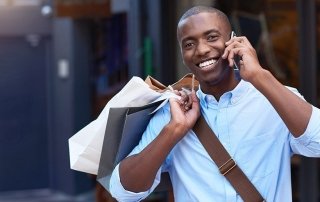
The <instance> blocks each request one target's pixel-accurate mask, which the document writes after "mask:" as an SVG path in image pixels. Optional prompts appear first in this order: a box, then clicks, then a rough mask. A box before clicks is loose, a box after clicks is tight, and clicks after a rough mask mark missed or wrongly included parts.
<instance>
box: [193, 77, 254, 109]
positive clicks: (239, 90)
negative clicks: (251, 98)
mask: <svg viewBox="0 0 320 202" xmlns="http://www.w3.org/2000/svg"><path fill="white" fill-rule="evenodd" d="M249 85H250V84H249V83H248V82H246V81H244V80H242V79H241V80H240V82H239V83H238V85H237V86H236V87H235V88H234V89H233V90H231V91H228V92H225V93H224V94H223V95H222V96H221V98H220V100H221V99H228V100H229V104H230V105H234V104H236V103H237V102H239V101H240V100H241V98H242V97H243V96H244V95H245V94H246V92H247V91H248V89H249ZM197 95H198V97H199V99H200V103H201V105H202V106H205V107H208V105H209V104H214V105H218V104H219V102H220V101H219V102H218V101H217V100H216V99H215V97H214V96H212V95H210V94H205V93H204V92H203V91H202V90H201V86H200V85H199V90H198V91H197Z"/></svg>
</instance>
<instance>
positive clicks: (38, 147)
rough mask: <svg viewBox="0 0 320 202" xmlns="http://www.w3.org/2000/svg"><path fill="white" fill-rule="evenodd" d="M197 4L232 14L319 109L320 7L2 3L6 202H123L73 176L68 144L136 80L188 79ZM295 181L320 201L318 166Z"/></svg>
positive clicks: (121, 0)
mask: <svg viewBox="0 0 320 202" xmlns="http://www.w3.org/2000/svg"><path fill="white" fill-rule="evenodd" d="M193 5H209V6H214V7H217V8H219V9H221V10H222V11H224V12H225V13H226V14H227V15H228V16H229V18H230V21H231V22H232V25H233V28H234V30H235V31H236V33H237V35H245V36H247V37H248V38H249V40H250V41H251V43H252V44H253V46H254V47H255V48H256V50H257V53H258V55H259V58H260V61H261V64H262V66H263V67H265V68H266V69H269V70H270V71H271V72H272V73H273V74H274V75H275V76H276V77H277V78H278V79H279V80H280V81H281V82H282V83H283V84H286V85H290V86H294V87H296V88H298V89H299V90H300V92H301V93H302V94H303V95H304V96H305V99H306V100H308V101H309V102H310V103H312V104H314V105H315V106H318V107H319V104H320V94H319V92H320V81H319V79H317V78H319V72H320V71H319V70H320V69H319V65H320V64H319V58H320V57H319V56H320V55H319V53H320V42H319V41H318V40H317V38H318V37H319V36H320V21H319V19H320V0H255V1H251V0H241V1H240V0H203V1H200V0H0V202H37V201H39V202H40V201H41V202H58V201H59V202H62V201H64V202H73V201H75V202H77V201H86V202H94V201H97V202H102V201H114V200H113V199H112V198H111V197H110V195H109V194H108V192H106V191H105V190H104V189H103V188H101V186H99V185H98V184H97V183H96V180H95V176H92V175H89V174H86V173H81V172H77V171H73V170H71V169H70V166H69V151H68V138H70V137H71V136H72V135H73V134H75V133H76V132H77V131H78V130H80V129H81V128H83V127H84V126H86V125H87V124H88V123H89V122H91V121H92V120H94V119H95V118H96V117H97V116H98V115H99V113H100V112H101V110H102V108H103V107H104V106H105V104H106V103H107V102H108V100H109V99H110V97H112V96H113V95H114V94H115V93H117V92H118V91H119V89H121V88H122V87H123V86H124V84H125V83H126V82H127V81H128V80H129V79H130V78H131V77H132V76H134V75H135V76H140V77H142V78H145V77H146V75H152V76H153V77H154V78H156V79H158V80H160V81H161V82H163V83H164V84H166V85H168V84H171V83H173V82H174V81H176V80H177V79H178V78H180V77H181V76H183V75H184V74H185V73H187V69H186V68H185V67H184V66H183V63H182V61H181V56H180V51H179V47H178V43H177V40H176V24H177V21H178V19H179V17H180V16H181V14H182V13H183V12H184V11H185V10H186V9H188V8H190V7H191V6H193ZM284 99H285V98H284ZM292 181H293V198H294V201H297V202H298V201H301V202H316V201H320V196H319V182H320V176H319V165H318V160H317V159H308V158H303V157H298V156H293V159H292ZM145 201H173V199H172V193H171V192H170V191H169V192H158V193H154V194H152V195H151V196H150V197H149V198H148V199H146V200H145Z"/></svg>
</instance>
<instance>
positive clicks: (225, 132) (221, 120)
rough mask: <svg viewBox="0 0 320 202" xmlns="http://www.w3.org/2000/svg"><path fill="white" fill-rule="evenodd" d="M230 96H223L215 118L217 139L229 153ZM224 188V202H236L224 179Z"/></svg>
mask: <svg viewBox="0 0 320 202" xmlns="http://www.w3.org/2000/svg"><path fill="white" fill-rule="evenodd" d="M230 97H231V95H225V97H221V99H220V102H219V104H218V112H217V118H216V127H217V129H218V130H217V131H218V133H219V134H218V138H219V140H220V141H221V143H222V144H223V146H224V147H225V148H226V150H227V151H228V152H229V153H231V149H232V148H231V147H230V146H231V144H230V135H229V123H228V105H229V102H230ZM224 187H225V192H226V201H228V202H229V201H230V202H234V201H236V200H237V193H236V191H235V190H234V189H233V188H232V186H231V185H230V183H229V182H228V180H227V179H226V178H225V180H224Z"/></svg>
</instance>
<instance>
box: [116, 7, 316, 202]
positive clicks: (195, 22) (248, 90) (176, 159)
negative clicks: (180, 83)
mask: <svg viewBox="0 0 320 202" xmlns="http://www.w3.org/2000/svg"><path fill="white" fill-rule="evenodd" d="M230 35H231V26H230V23H229V21H228V18H227V17H226V15H225V14H224V13H222V12H221V11H219V10H217V9H214V8H210V7H194V8H191V9H190V10H188V11H187V12H186V13H185V14H184V15H183V16H182V17H181V19H180V21H179V24H178V28H177V36H178V41H179V44H180V48H181V53H182V55H183V61H184V64H185V65H186V66H187V67H188V68H189V69H190V71H191V72H192V73H193V74H194V75H195V76H196V78H197V79H198V81H199V83H200V89H199V90H198V91H197V92H196V93H195V92H192V94H191V98H190V99H191V104H190V106H187V107H186V108H187V110H186V108H185V107H184V105H181V101H180V100H175V99H171V100H170V105H167V106H165V107H163V108H162V109H161V110H160V111H158V112H157V113H156V115H155V116H154V117H153V118H152V119H151V121H150V123H149V125H148V127H147V129H146V131H145V132H144V134H143V136H142V139H141V141H140V143H139V145H138V146H137V147H136V148H135V149H134V150H133V151H132V153H131V154H130V155H129V157H127V158H126V159H124V160H123V161H122V162H121V163H120V165H118V166H117V167H116V168H115V170H114V172H113V174H112V177H111V183H110V190H111V193H112V195H113V196H114V197H115V198H117V199H118V200H119V201H139V200H142V199H143V198H145V197H147V195H148V194H150V193H151V192H152V190H153V189H154V188H155V187H156V186H157V184H158V183H159V181H160V174H161V172H165V171H167V172H169V174H170V177H171V181H172V185H173V191H174V197H175V201H177V202H186V201H201V202H203V201H211V202H212V201H218V202H220V201H242V199H241V197H240V196H239V195H238V194H237V193H236V191H235V190H234V188H233V187H232V185H231V184H230V183H229V182H228V181H227V179H226V178H225V177H224V176H223V175H221V174H220V172H219V169H218V168H217V166H216V165H215V163H214V162H213V161H212V160H211V158H210V157H209V155H208V154H207V152H206V150H205V149H204V148H203V146H202V144H201V143H200V142H199V140H198V139H197V137H196V135H195V134H194V132H193V131H192V127H193V126H194V124H195V122H196V120H197V119H198V117H199V115H200V113H201V114H202V115H203V116H204V118H205V119H206V121H207V123H208V124H209V126H210V127H211V128H212V130H213V131H214V132H215V134H216V135H217V137H218V138H219V140H220V141H221V143H222V144H223V145H224V147H225V148H226V150H227V151H228V153H229V154H230V155H231V156H232V158H233V159H234V160H235V161H236V162H237V165H238V166H239V167H240V168H241V169H242V170H243V172H244V173H245V174H246V176H247V177H248V178H249V180H250V181H251V182H252V183H253V184H254V186H255V187H256V188H257V190H258V191H259V192H260V194H261V195H262V196H263V198H264V199H266V201H276V202H283V201H292V196H291V195H292V193H291V180H290V178H291V173H290V157H291V155H292V154H293V153H296V154H302V155H304V156H311V157H319V156H320V110H319V109H318V108H315V107H313V106H312V105H310V104H309V103H307V102H306V101H304V100H303V99H302V98H301V95H300V94H299V93H298V92H297V91H295V90H294V89H292V88H287V87H284V86H283V85H282V84H280V83H279V82H278V81H277V80H276V79H275V78H274V77H273V76H272V74H271V73H270V72H269V71H267V70H265V69H263V68H262V67H261V66H260V64H259V61H258V59H257V55H256V52H255V50H254V48H253V47H252V46H251V44H250V43H249V41H248V40H247V38H245V37H233V38H230ZM236 56H237V57H240V61H239V63H238V65H237V66H239V69H240V70H239V73H240V76H241V80H239V79H237V78H238V77H236V76H235V72H234V71H235V70H234V68H233V66H234V65H235V62H234V61H235V59H234V58H235V57H236Z"/></svg>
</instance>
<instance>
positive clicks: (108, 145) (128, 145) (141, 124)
mask: <svg viewBox="0 0 320 202" xmlns="http://www.w3.org/2000/svg"><path fill="white" fill-rule="evenodd" d="M145 82H146V83H147V84H148V85H149V86H150V88H151V89H153V90H155V91H157V92H162V93H163V95H165V93H166V91H165V90H166V89H168V88H167V87H166V86H164V85H163V84H161V83H160V82H159V81H157V80H156V79H154V78H152V77H150V76H148V77H147V78H146V80H145ZM193 86H194V87H195V88H197V86H198V82H197V81H195V80H194V79H193V77H192V75H191V74H188V75H186V76H184V77H183V78H182V79H180V80H179V81H178V82H176V83H174V84H172V85H170V88H171V89H176V90H181V89H186V90H191V88H192V87H193ZM164 97H170V96H164ZM166 102H167V100H160V101H158V102H154V103H151V104H148V105H145V106H141V107H123V108H110V111H109V118H108V122H107V126H106V131H105V138H104V141H103V147H102V152H101V157H100V164H99V170H98V176H97V181H98V182H99V183H100V184H101V185H102V186H103V187H104V188H105V189H106V190H109V182H110V177H111V174H112V171H113V169H114V168H115V166H116V165H117V164H118V163H119V162H120V161H121V160H123V159H124V158H125V157H126V156H128V154H129V153H130V152H131V151H132V150H133V148H134V147H135V146H136V145H138V143H139V141H140V139H141V136H142V134H143V132H144V130H145V129H146V127H147V125H148V123H149V121H150V119H151V117H152V115H153V112H154V111H155V110H156V109H157V108H158V107H160V106H162V105H163V104H164V103H166ZM171 186H172V185H171V181H170V178H169V176H168V174H167V173H163V174H162V176H161V182H160V184H159V185H158V186H157V188H156V191H164V190H168V189H170V188H171Z"/></svg>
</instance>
